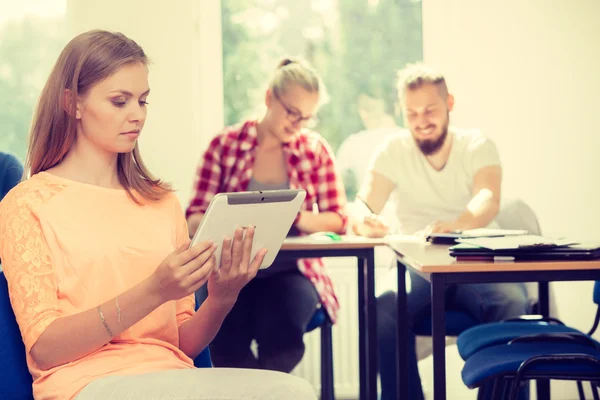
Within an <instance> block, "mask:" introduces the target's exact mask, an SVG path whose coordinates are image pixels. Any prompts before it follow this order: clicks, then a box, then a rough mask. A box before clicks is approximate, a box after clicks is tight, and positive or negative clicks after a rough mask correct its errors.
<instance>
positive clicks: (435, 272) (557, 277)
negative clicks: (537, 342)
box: [388, 238, 600, 400]
mask: <svg viewBox="0 0 600 400" xmlns="http://www.w3.org/2000/svg"><path fill="white" fill-rule="evenodd" d="M388 243H389V246H390V247H391V248H392V249H393V250H394V251H395V252H396V254H397V256H398V257H397V259H398V316H397V318H398V338H397V340H398V342H397V351H398V354H397V357H398V359H397V360H398V361H397V362H398V378H397V383H398V396H399V398H401V399H405V398H408V397H407V392H406V382H408V376H407V371H408V349H407V346H406V343H407V342H408V329H407V324H406V323H405V322H404V321H406V320H407V312H406V281H405V275H406V268H411V269H412V270H413V271H415V272H416V273H418V274H419V275H421V276H422V277H424V278H425V279H427V280H428V281H429V282H431V320H432V321H431V322H432V340H433V374H434V386H433V396H434V400H444V399H446V354H445V345H446V344H445V336H446V312H445V308H446V304H445V296H444V293H445V290H446V287H447V285H450V284H459V283H486V282H487V283H500V282H538V290H539V305H540V314H542V315H544V316H548V311H549V310H548V282H551V281H587V280H590V281H591V280H600V260H597V261H570V262H564V261H522V262H482V261H469V262H463V261H461V262H457V261H456V260H455V259H454V258H453V257H450V255H449V253H448V247H449V246H443V245H431V244H429V243H426V242H424V241H416V240H414V239H413V240H410V239H402V238H400V239H393V238H391V239H389V241H388ZM541 386H542V388H541V392H540V391H538V398H539V399H540V400H541V399H544V398H545V399H549V397H550V396H549V385H548V384H547V383H546V384H543V385H541Z"/></svg>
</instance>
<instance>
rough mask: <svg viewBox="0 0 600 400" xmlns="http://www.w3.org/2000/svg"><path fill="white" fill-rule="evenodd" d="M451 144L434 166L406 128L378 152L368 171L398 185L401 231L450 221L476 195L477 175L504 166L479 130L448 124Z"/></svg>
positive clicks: (397, 201) (396, 197) (415, 230)
mask: <svg viewBox="0 0 600 400" xmlns="http://www.w3.org/2000/svg"><path fill="white" fill-rule="evenodd" d="M448 139H450V140H452V147H451V150H450V155H449V157H448V161H447V162H446V165H445V166H444V168H443V169H442V170H441V171H436V170H435V169H434V168H433V167H432V166H431V165H430V164H429V162H428V161H427V159H426V158H425V156H424V155H423V153H422V152H421V150H420V149H419V147H418V146H417V144H416V142H415V140H414V139H413V137H412V135H411V134H410V132H409V131H408V130H401V131H399V132H398V133H397V134H395V135H394V136H392V137H390V138H389V139H388V140H387V141H386V142H385V143H384V144H383V145H382V146H381V147H380V148H379V150H378V151H377V152H376V153H375V156H374V157H373V159H372V160H371V164H370V167H369V171H373V172H376V173H378V174H380V175H383V176H385V177H386V178H388V179H389V180H391V181H392V182H394V184H395V185H396V190H395V196H394V197H395V199H396V214H397V216H398V222H399V223H400V228H399V229H400V231H401V233H404V234H412V233H415V232H418V231H420V230H422V229H424V228H426V227H427V225H429V224H430V223H432V222H433V221H452V220H455V219H456V218H458V216H459V215H460V214H462V213H463V212H464V211H465V209H466V207H467V204H468V203H469V201H470V200H471V198H472V197H473V193H472V192H471V188H472V186H473V177H474V176H475V174H476V173H477V171H479V170H480V169H481V168H483V167H487V166H492V165H500V157H499V155H498V150H497V149H496V145H495V144H494V143H493V142H492V141H491V140H489V139H487V138H486V137H484V136H483V135H482V134H481V132H480V131H479V130H476V129H473V130H466V129H456V128H452V127H451V128H449V132H448Z"/></svg>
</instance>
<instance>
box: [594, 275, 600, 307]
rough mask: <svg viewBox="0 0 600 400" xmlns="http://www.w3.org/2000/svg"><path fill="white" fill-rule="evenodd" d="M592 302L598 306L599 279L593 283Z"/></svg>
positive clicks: (599, 293) (599, 298)
mask: <svg viewBox="0 0 600 400" xmlns="http://www.w3.org/2000/svg"><path fill="white" fill-rule="evenodd" d="M594 303H596V304H598V305H599V306H600V281H596V283H595V284H594Z"/></svg>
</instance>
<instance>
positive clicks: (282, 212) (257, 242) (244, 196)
mask: <svg viewBox="0 0 600 400" xmlns="http://www.w3.org/2000/svg"><path fill="white" fill-rule="evenodd" d="M305 197H306V191H304V190H303V189H283V190H263V191H256V192H237V193H219V194H217V195H216V196H215V197H213V199H212V200H211V202H210V204H209V205H208V208H207V210H206V213H205V214H204V217H203V218H202V222H201V223H200V226H198V230H196V233H195V234H194V237H193V239H192V242H191V245H194V244H196V243H198V242H202V241H205V240H212V241H213V242H214V243H216V244H217V250H215V257H216V258H217V261H218V262H219V261H220V260H221V246H222V245H223V239H224V238H225V237H226V236H229V237H230V238H233V234H234V232H235V230H236V229H237V228H244V227H249V226H255V230H254V242H253V244H252V255H251V260H252V259H254V256H255V255H256V253H257V252H258V250H260V249H261V248H266V249H267V254H266V256H265V258H264V260H263V262H262V264H261V266H260V268H261V269H262V268H267V267H269V266H270V265H271V264H272V263H273V261H274V260H275V257H276V256H277V253H278V252H279V249H280V248H281V245H282V244H283V241H284V239H285V238H286V236H287V234H288V232H289V231H290V228H291V227H292V224H293V223H294V220H295V219H296V215H298V212H299V211H300V207H301V206H302V203H303V202H304V199H305Z"/></svg>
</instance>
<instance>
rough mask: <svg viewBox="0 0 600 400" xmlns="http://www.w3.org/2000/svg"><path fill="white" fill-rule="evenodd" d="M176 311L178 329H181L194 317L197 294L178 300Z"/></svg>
mask: <svg viewBox="0 0 600 400" xmlns="http://www.w3.org/2000/svg"><path fill="white" fill-rule="evenodd" d="M175 309H176V310H177V311H176V312H177V327H180V326H181V325H183V323H184V322H186V321H187V320H188V319H190V318H192V317H193V316H194V310H195V309H196V294H195V293H192V294H190V295H189V296H186V297H184V298H182V299H179V300H177V302H176V303H175Z"/></svg>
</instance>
